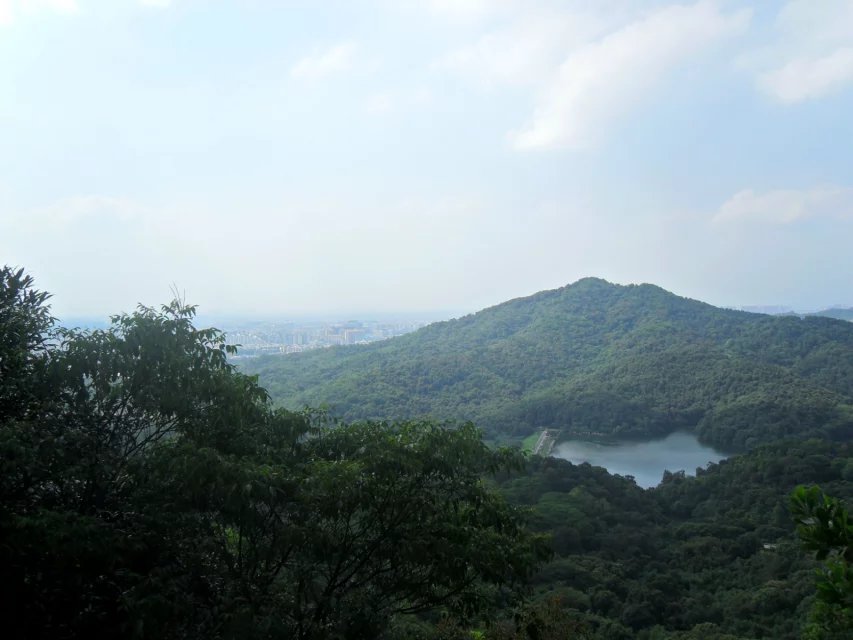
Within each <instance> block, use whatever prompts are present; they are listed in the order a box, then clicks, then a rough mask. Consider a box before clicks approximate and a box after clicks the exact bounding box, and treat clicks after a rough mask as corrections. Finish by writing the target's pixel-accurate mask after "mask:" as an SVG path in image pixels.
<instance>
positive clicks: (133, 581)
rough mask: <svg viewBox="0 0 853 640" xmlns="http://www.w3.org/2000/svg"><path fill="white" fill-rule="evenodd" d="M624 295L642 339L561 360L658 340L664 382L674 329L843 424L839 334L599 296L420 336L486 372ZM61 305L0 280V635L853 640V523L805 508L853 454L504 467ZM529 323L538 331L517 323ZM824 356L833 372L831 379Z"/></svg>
mask: <svg viewBox="0 0 853 640" xmlns="http://www.w3.org/2000/svg"><path fill="white" fill-rule="evenodd" d="M602 292H604V293H609V294H612V295H614V296H616V297H617V298H619V297H621V298H622V300H621V302H619V301H618V300H617V301H616V303H615V304H613V305H611V308H614V307H615V308H621V309H622V311H623V313H622V320H621V321H620V322H611V323H609V324H608V323H607V322H605V315H601V314H599V315H595V313H592V311H591V309H594V308H593V307H589V306H586V307H584V306H581V307H580V309H581V310H580V311H578V312H577V313H576V317H577V318H583V317H588V316H594V319H593V320H587V322H586V324H583V323H578V324H579V325H580V327H581V328H580V329H578V330H576V331H574V332H567V331H564V332H563V333H569V334H570V335H572V336H575V335H585V336H586V341H585V343H586V344H585V345H584V344H583V343H582V341H580V340H577V341H572V340H570V339H568V338H567V339H566V340H565V341H564V342H562V343H560V344H561V345H562V351H568V352H570V353H572V354H574V355H575V356H576V360H577V361H578V362H582V363H587V364H588V363H596V362H597V361H598V360H599V359H600V355H597V354H596V351H601V352H606V353H611V354H612V353H614V351H613V350H612V348H611V346H610V344H609V343H610V342H613V343H617V342H619V341H620V340H621V344H623V345H624V346H623V348H624V349H625V350H626V351H628V352H629V353H630V346H631V345H630V344H629V343H628V341H626V338H625V337H624V336H625V335H626V334H629V333H631V332H633V333H634V334H635V335H636V336H644V335H645V336H652V337H651V338H649V339H648V340H646V341H643V340H640V339H639V338H637V339H635V343H636V344H635V345H634V346H635V349H636V351H637V353H639V354H644V355H647V356H649V357H651V355H653V354H654V353H655V350H654V348H652V347H653V346H654V345H658V346H659V347H660V346H661V345H664V344H665V341H664V340H662V339H660V337H659V336H658V333H659V331H661V329H659V328H657V329H656V328H655V327H657V326H658V325H666V324H667V323H669V326H670V333H672V334H673V335H675V336H677V341H680V342H686V341H688V339H687V337H688V336H693V338H692V339H693V340H694V341H695V342H697V343H699V344H706V345H717V344H718V343H719V344H721V345H722V346H721V347H719V349H720V350H721V351H722V352H723V353H724V354H736V355H729V356H728V357H730V358H731V359H732V360H735V361H738V362H739V361H740V360H747V359H748V358H747V357H746V355H743V354H747V353H749V352H750V349H753V350H756V348H757V347H756V345H759V344H760V341H761V340H766V343H767V345H768V349H767V350H766V351H765V353H763V354H762V355H761V357H759V356H758V355H757V354H756V355H755V357H754V358H753V361H754V362H755V363H757V364H756V366H755V368H754V369H750V370H748V371H747V372H749V371H756V372H759V373H762V372H763V371H764V370H765V368H767V369H768V370H769V369H771V368H772V367H776V370H777V371H780V372H783V373H780V379H782V380H790V381H791V382H790V387H781V388H780V390H778V391H777V394H780V395H781V394H783V393H788V392H792V393H793V392H796V391H797V390H798V389H800V388H801V387H802V388H807V389H812V390H817V391H814V393H823V394H825V396H826V397H827V398H829V400H827V402H829V401H831V400H832V399H833V398H835V397H836V396H837V397H843V393H842V391H843V384H841V383H839V382H838V380H843V374H844V371H845V369H844V366H849V362H846V363H842V365H840V366H837V367H835V372H836V373H833V369H831V368H826V369H825V370H821V371H818V370H817V369H816V367H819V366H823V365H822V364H821V363H822V362H823V360H825V359H829V358H830V355H831V354H832V353H837V351H833V350H832V349H834V350H838V349H841V348H843V345H844V344H847V343H846V342H845V338H844V335H845V334H844V333H843V332H841V333H838V331H839V327H843V326H845V325H843V324H842V323H838V322H833V321H824V320H820V321H818V322H817V324H815V325H814V327H815V328H812V324H811V321H799V320H795V321H794V323H793V324H775V323H770V324H768V323H767V322H766V320H765V319H762V318H761V317H758V316H749V315H745V314H737V313H734V314H732V313H730V312H725V311H721V310H718V309H713V308H712V307H708V306H707V305H701V304H700V303H696V302H692V301H688V300H682V299H680V298H676V297H674V296H671V295H670V294H667V293H665V292H663V291H661V290H660V289H656V288H653V287H637V288H626V287H612V286H610V285H607V284H605V283H602V282H600V281H584V282H582V283H580V284H579V285H575V286H574V287H570V288H566V289H563V290H560V291H558V292H547V293H545V294H540V295H539V296H535V297H534V298H532V299H526V300H523V301H515V302H512V303H508V304H507V305H502V306H501V307H498V308H497V309H496V310H490V311H486V312H483V313H482V314H478V316H479V318H478V316H473V317H470V318H467V319H463V320H461V321H456V323H444V324H443V325H439V326H438V327H435V328H432V329H430V330H429V331H427V332H426V334H427V335H428V336H429V335H432V334H433V333H439V334H441V333H442V332H445V333H448V334H452V333H453V332H452V331H450V329H452V328H453V327H454V326H455V325H456V324H461V325H462V327H463V329H464V330H466V331H467V333H468V334H469V335H468V336H467V339H469V340H471V341H472V342H473V341H475V339H476V336H477V334H478V333H479V334H484V335H483V337H481V338H480V342H481V344H480V349H481V350H480V351H479V353H481V354H483V355H484V357H485V355H488V353H489V347H488V345H489V344H490V343H492V342H493V341H494V340H493V339H489V338H488V337H487V336H488V335H492V336H494V335H495V334H499V335H504V336H505V341H506V342H505V343H504V344H505V345H506V344H511V342H510V338H511V337H512V336H514V335H517V334H521V335H525V332H526V331H527V335H531V334H535V331H534V330H533V327H535V326H536V325H537V323H545V324H546V327H547V326H549V325H548V324H547V322H546V320H547V319H548V317H549V314H548V313H544V312H543V311H542V310H541V308H540V303H542V302H545V303H546V304H545V305H544V306H545V308H546V309H547V308H548V306H549V305H551V306H553V307H555V308H557V309H559V308H566V307H568V308H571V306H572V305H565V306H562V305H561V303H560V298H561V297H563V296H568V297H572V296H577V297H579V298H580V299H581V300H584V299H587V300H589V296H592V297H593V298H596V297H598V298H600V297H601V295H602ZM637 293H639V294H640V295H638V296H636V295H635V294H637ZM581 294H582V295H581ZM48 297H49V296H48V294H46V293H43V292H39V291H37V290H35V289H34V288H33V286H32V279H31V278H30V277H28V276H25V275H24V273H23V270H12V269H10V268H8V267H5V268H3V269H0V564H2V566H3V568H4V571H3V572H2V575H0V602H2V603H3V605H4V606H3V607H0V624H2V625H3V628H4V629H5V630H8V633H7V635H8V636H9V637H11V638H22V639H23V638H27V639H29V638H45V639H47V638H78V637H79V638H83V637H86V638H88V637H123V638H124V637H128V638H140V639H142V638H151V637H156V638H166V639H169V638H174V639H181V640H187V639H194V638H204V639H205V640H211V639H212V640H216V639H222V640H226V639H236V638H241V639H242V638H258V639H261V638H263V639H270V638H301V639H303V640H363V639H365V638H380V639H384V640H404V639H405V640H463V639H464V640H471V639H472V638H481V639H483V640H565V639H566V638H573V639H576V640H584V639H585V640H631V639H634V638H637V639H639V640H715V639H716V640H748V639H754V638H767V639H773V640H794V639H795V638H798V637H804V638H808V639H809V640H841V639H845V640H846V639H847V638H849V637H850V630H851V628H853V579H851V571H850V568H849V564H850V561H851V559H853V552H851V551H850V549H851V548H853V544H851V541H853V524H851V523H850V518H849V515H848V511H847V510H846V509H845V508H844V506H843V504H842V503H841V502H839V501H837V500H834V499H831V498H828V497H826V496H823V495H822V494H821V492H820V491H819V490H818V489H817V488H810V489H805V488H803V487H800V488H799V489H797V491H796V493H794V494H793V495H794V497H793V498H790V497H789V496H791V495H792V492H793V491H794V489H795V487H797V486H798V485H806V484H813V483H820V484H821V486H822V487H823V488H824V489H825V490H826V491H828V492H830V493H831V494H832V495H833V496H836V497H837V498H840V499H841V500H848V501H849V500H850V499H851V498H853V483H852V482H851V481H853V450H851V444H850V442H849V441H833V440H829V439H826V438H820V439H817V438H815V439H803V438H802V437H797V438H788V439H786V440H776V441H775V442H772V443H770V444H759V445H757V446H755V447H754V448H753V449H752V450H750V451H749V452H748V453H745V454H744V455H740V456H736V457H733V458H731V459H729V460H724V461H722V462H720V463H719V464H710V465H708V466H707V467H706V468H704V469H699V470H697V477H695V478H692V477H686V476H685V474H684V473H683V472H679V473H669V472H667V473H665V474H664V477H663V481H662V483H661V484H660V485H659V486H658V487H655V488H654V489H649V490H643V489H641V488H640V487H638V486H637V484H636V483H634V482H633V481H632V480H631V479H630V478H625V477H620V476H614V475H611V474H609V473H608V472H607V471H605V470H604V469H602V468H600V467H592V466H590V465H589V464H581V465H574V464H572V463H570V462H568V461H566V460H559V459H555V458H543V457H539V456H532V457H530V458H525V456H524V455H523V454H522V453H521V452H520V451H519V450H518V449H517V448H512V447H504V448H501V447H489V446H486V445H485V443H484V442H483V441H482V438H481V433H480V431H478V429H477V428H476V427H475V426H474V425H472V424H470V423H466V424H456V425H453V426H452V427H451V428H447V427H445V426H442V425H437V424H435V423H431V422H428V421H361V422H356V423H346V422H342V421H339V420H336V419H333V418H330V417H328V416H326V415H324V414H322V413H318V412H304V413H293V412H290V411H286V410H280V409H275V408H274V407H272V406H271V404H270V402H269V398H268V395H267V393H266V392H265V391H264V389H263V388H261V387H259V386H258V384H257V382H256V381H255V380H254V379H253V378H251V377H247V376H245V375H243V374H241V373H239V372H237V371H236V370H235V368H234V367H233V365H232V364H230V363H229V362H228V360H227V358H226V354H228V353H229V351H233V348H232V347H229V346H228V345H226V343H225V338H224V336H223V334H222V333H221V332H219V331H217V330H215V329H197V328H196V327H195V326H194V324H193V317H194V313H195V310H194V308H193V307H190V306H186V305H185V304H184V303H182V302H181V301H177V300H176V301H173V302H172V303H171V304H169V305H166V306H163V307H161V309H160V310H156V309H152V308H149V307H142V306H141V307H139V309H138V310H137V311H136V312H135V313H133V314H130V315H127V314H125V315H119V316H115V317H113V320H112V324H111V325H110V327H109V328H107V329H104V330H93V331H80V330H68V329H62V328H60V327H56V326H55V323H54V319H53V318H52V317H51V315H50V311H49V307H48V306H47V304H46V301H47V300H48ZM585 297H586V298H585ZM638 301H639V302H642V304H639V302H638ZM576 303H577V299H576V300H575V302H574V303H572V304H576ZM515 306H521V307H522V308H527V310H528V312H529V313H528V314H527V316H526V317H524V318H522V319H521V320H519V319H518V317H517V314H513V313H511V312H512V311H515V310H514V309H513V308H514V307H515ZM637 308H640V309H642V310H643V312H642V313H638V312H637ZM493 312H494V313H493ZM513 315H515V316H516V324H515V325H513V324H512V323H511V322H510V319H511V318H512V317H513ZM552 315H553V314H552ZM703 315H707V316H708V317H709V318H711V319H710V320H708V319H707V318H706V319H705V320H702V316H703ZM618 316H619V314H616V313H614V318H618ZM631 317H633V318H634V320H633V322H632V323H628V321H627V320H626V318H631ZM649 317H651V318H652V320H650V319H649ZM483 318H485V320H487V321H488V322H486V323H480V320H482V319H483ZM744 321H746V322H748V323H755V325H754V326H749V325H748V329H747V330H744V329H742V328H739V325H738V323H741V322H744ZM786 322H787V321H786ZM596 323H597V325H598V326H596ZM483 324H485V325H486V326H485V327H484V326H483ZM602 325H603V326H604V328H603V329H602ZM628 325H630V326H628ZM644 325H647V326H645V328H644ZM626 326H628V328H627V329H626V328H625V327H626ZM802 327H806V328H807V330H803V331H800V333H799V339H798V340H793V339H792V337H791V336H793V335H796V331H795V330H796V329H800V328H802ZM486 329H488V330H489V331H486ZM551 330H552V334H551V335H552V336H557V335H558V334H560V333H561V332H560V331H558V330H557V329H553V328H552V329H551ZM536 331H540V332H544V329H541V328H539V329H537V330H536ZM489 332H490V333H489ZM584 332H586V333H585V334H584ZM602 332H603V333H604V334H605V335H606V336H607V338H606V339H605V338H602V337H601V336H600V335H599V334H600V333H602ZM464 333H465V331H463V334H464ZM697 336H698V337H697ZM779 336H781V338H780V337H779ZM411 343H415V344H417V341H416V340H409V341H408V342H407V341H404V342H403V344H404V345H405V344H411ZM498 343H499V344H500V339H498ZM398 344H399V343H398ZM779 345H782V346H779ZM821 345H822V346H823V348H825V349H829V348H830V347H831V349H830V350H829V351H827V352H826V355H824V356H820V357H818V355H815V354H820V353H821V348H822V347H821ZM827 345H828V346H827ZM384 346H386V347H394V348H398V347H395V344H394V343H388V344H387V345H384ZM771 347H772V349H771ZM541 348H542V349H543V352H544V346H542V347H541ZM774 349H775V352H774ZM710 351H711V352H712V353H713V350H710ZM337 353H344V352H337ZM795 354H799V355H796V356H795ZM333 355H334V354H333ZM675 360H676V358H673V361H675ZM697 361H698V362H702V361H703V360H701V359H699V360H697ZM689 362H691V361H690V360H687V361H685V363H683V367H684V369H683V372H684V375H689V374H690V369H689V368H688V363H689ZM704 362H708V363H713V362H714V358H712V357H710V356H705V360H704ZM809 362H811V364H810V365H809V364H807V363H809ZM759 365H760V366H759ZM555 366H556V365H552V367H551V370H554V368H555ZM596 366H602V365H600V364H599V365H596ZM589 368H590V369H594V366H593V365H589ZM605 373H606V372H604V371H602V372H599V378H594V380H599V381H600V380H604V379H605V378H606V376H605ZM642 373H643V372H642V370H640V369H639V368H637V369H632V370H629V372H628V373H625V372H623V373H622V378H617V377H616V376H615V375H614V376H613V378H614V379H627V378H628V377H629V374H630V375H637V376H640V375H641V374H642ZM783 374H784V375H783ZM784 376H788V377H787V378H785V377H784ZM507 377H509V376H507ZM674 377H675V376H674V375H673V374H670V375H669V379H670V380H672V381H671V382H669V383H668V384H670V385H672V386H674V385H675V382H674ZM755 378H756V379H758V381H759V382H760V383H761V384H765V383H766V384H767V386H766V387H758V388H759V389H761V390H763V391H766V392H767V393H768V394H769V393H770V392H772V391H773V389H774V388H773V386H772V384H771V383H770V381H769V379H764V378H761V377H760V375H758V374H755ZM590 379H593V378H590ZM698 379H699V380H705V378H702V377H698ZM733 379H734V380H735V382H736V384H737V385H741V386H748V385H747V383H749V382H751V381H752V380H753V379H752V378H750V377H749V375H747V373H743V372H741V373H740V374H739V377H734V378H733ZM710 380H713V378H711V379H710ZM744 381H746V382H744ZM717 383H718V384H724V382H723V381H722V379H720V380H718V381H717ZM598 384H602V383H601V382H599V383H598ZM706 384H711V383H710V382H707V381H706ZM626 388H627V387H626ZM684 388H686V389H689V388H690V386H689V385H685V387H684ZM833 394H834V395H833ZM721 395H723V396H724V395H725V394H721ZM768 420H769V419H768ZM784 431H785V429H779V430H778V432H784ZM801 431H803V432H811V431H815V432H819V431H820V427H819V426H818V428H815V429H804V430H801ZM776 432H777V431H774V430H768V433H767V434H765V435H764V436H763V438H764V439H768V440H769V439H771V437H770V434H772V433H776ZM757 439H758V438H757ZM789 503H790V505H791V508H792V509H791V511H789V508H788V506H789ZM792 514H793V515H794V516H795V517H796V523H797V533H798V535H799V537H800V538H801V540H802V545H801V544H800V542H798V541H797V537H796V535H795V530H794V520H792ZM802 547H804V548H805V549H803V548H802ZM805 551H810V552H811V553H812V554H813V557H810V556H809V554H808V553H806V552H805ZM815 559H817V560H818V561H820V562H822V563H823V565H824V570H823V573H822V574H821V576H822V577H821V578H819V579H818V581H817V582H816V580H815V568H817V567H818V563H817V562H815ZM801 632H805V635H801Z"/></svg>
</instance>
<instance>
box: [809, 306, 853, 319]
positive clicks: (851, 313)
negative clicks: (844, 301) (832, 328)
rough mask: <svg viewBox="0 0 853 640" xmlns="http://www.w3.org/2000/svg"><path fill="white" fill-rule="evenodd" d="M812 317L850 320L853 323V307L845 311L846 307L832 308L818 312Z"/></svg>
mask: <svg viewBox="0 0 853 640" xmlns="http://www.w3.org/2000/svg"><path fill="white" fill-rule="evenodd" d="M810 315H813V316H823V317H825V318H835V319H836V320H848V321H850V322H853V307H850V308H847V309H845V308H844V307H832V308H831V309H824V310H823V311H816V312H815V313H812V314H810Z"/></svg>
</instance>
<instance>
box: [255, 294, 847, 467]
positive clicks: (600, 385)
mask: <svg viewBox="0 0 853 640" xmlns="http://www.w3.org/2000/svg"><path fill="white" fill-rule="evenodd" d="M241 366H242V367H243V369H244V370H245V371H246V372H247V373H252V374H258V375H259V376H260V381H261V384H263V385H264V386H265V387H266V388H267V389H268V390H269V391H270V393H271V395H272V397H273V398H274V400H275V401H276V402H278V403H279V404H280V405H282V406H284V407H288V408H291V409H299V408H302V407H303V406H305V405H309V406H314V407H317V406H326V407H328V409H329V410H330V412H331V413H332V414H336V415H339V416H342V417H345V418H348V419H358V418H414V417H422V416H427V415H429V416H432V417H435V418H440V419H447V420H453V421H463V420H472V421H474V422H475V423H477V424H478V425H479V426H481V427H482V428H484V429H485V430H486V432H487V434H488V435H489V436H490V437H492V438H494V439H497V440H512V439H516V438H520V437H523V436H526V435H528V434H530V433H532V432H533V431H535V430H536V429H539V428H543V427H547V428H555V429H561V430H562V431H563V435H564V436H565V435H566V434H570V433H574V434H599V435H612V436H627V437H649V436H660V435H664V434H667V433H669V432H672V431H674V430H678V429H688V430H693V431H695V432H696V433H697V434H698V435H699V437H700V438H701V439H702V440H703V441H705V442H708V443H710V444H714V445H716V446H718V447H721V448H724V449H727V450H731V451H735V450H744V449H748V448H751V447H752V446H754V445H757V444H759V443H762V442H769V441H773V440H777V439H779V438H781V437H788V436H796V437H800V438H805V437H811V436H815V437H849V436H850V435H851V433H853V324H851V323H847V322H840V321H838V320H835V319H832V318H826V317H819V316H807V317H802V318H801V317H798V316H768V315H759V314H754V313H747V312H743V311H733V310H729V309H720V308H717V307H713V306H711V305H709V304H705V303H703V302H698V301H696V300H690V299H687V298H682V297H679V296H676V295H674V294H672V293H669V292H667V291H665V290H663V289H661V288H660V287H657V286H654V285H649V284H643V285H629V286H620V285H614V284H610V283H608V282H606V281H604V280H600V279H597V278H586V279H583V280H579V281H578V282H576V283H574V284H572V285H569V286H566V287H563V288H560V289H555V290H551V291H542V292H540V293H537V294H535V295H532V296H529V297H525V298H518V299H516V300H510V301H508V302H505V303H503V304H499V305H497V306H494V307H491V308H488V309H485V310H483V311H480V312H478V313H475V314H471V315H468V316H465V317H462V318H459V319H456V320H450V321H446V322H438V323H435V324H432V325H429V326H427V327H425V328H423V329H420V330H418V331H416V332H414V333H411V334H409V335H406V336H402V337H399V338H394V339H391V340H387V341H384V342H379V343H374V344H370V345H363V346H351V347H336V348H330V349H324V350H321V351H314V352H309V353H303V354H292V355H288V356H269V357H263V358H258V359H255V360H249V361H246V362H245V363H244V364H241Z"/></svg>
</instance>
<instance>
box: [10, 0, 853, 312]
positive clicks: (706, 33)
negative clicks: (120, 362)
mask: <svg viewBox="0 0 853 640" xmlns="http://www.w3.org/2000/svg"><path fill="white" fill-rule="evenodd" d="M851 114H853V0H838V1H836V0H819V1H818V0H798V1H792V2H781V1H780V2H773V1H761V2H737V1H725V0H719V1H716V2H715V1H712V0H708V1H700V2H689V3H686V4H673V3H670V2H655V1H639V0H633V1H627V0H624V1H623V0H586V1H580V0H579V1H571V0H564V1H556V0H554V1H549V0H543V1H541V2H534V1H533V0H517V1H515V0H421V1H417V0H393V1H392V0H386V1H380V0H377V1H375V2H370V1H363V2H359V1H357V0H346V1H340V2H334V1H328V0H327V1H323V2H316V1H310V0H305V1H304V2H285V1H283V0H282V1H276V0H233V1H225V0H221V1H213V0H171V1H169V0H0V263H9V264H13V265H21V266H24V267H26V268H27V269H28V270H30V271H31V272H32V273H33V274H34V275H35V276H36V277H37V282H38V284H39V285H40V286H41V288H44V289H47V290H49V291H51V292H53V294H54V309H55V310H56V311H57V312H58V313H59V314H60V315H63V314H65V315H100V314H106V313H110V312H117V311H120V310H130V309H132V308H133V306H134V305H135V304H136V302H139V301H141V302H145V303H148V304H157V303H160V302H165V301H167V300H168V299H169V297H170V293H169V288H170V286H171V285H172V284H173V283H175V284H176V285H177V286H178V288H179V289H181V290H184V291H186V295H187V297H188V299H189V300H190V301H191V302H195V303H198V304H199V305H200V306H201V309H202V311H206V312H208V313H237V314H249V313H266V314H272V313H280V314H284V315H286V314H291V313H306V312H307V313H328V312H338V311H340V312H342V313H343V312H346V313H357V312H368V311H418V310H442V309H447V310H475V309H477V308H480V307H483V306H486V305H489V304H493V303H496V302H500V301H502V300H505V299H508V298H512V297H517V296H520V295H527V294H531V293H534V292H536V291H538V290H541V289H546V288H553V287H557V286H561V285H564V284H566V283H569V282H572V281H574V280H577V279H578V278H580V277H583V276H587V275H595V276H600V277H603V278H607V279H608V280H612V281H615V282H621V283H628V282H653V283H656V284H659V285H661V286H663V287H665V288H667V289H670V290H672V291H675V292H676V293H679V294H681V295H686V296H690V297H693V298H699V299H702V300H706V301H708V302H711V303H714V304H722V305H748V304H756V305H757V304H788V305H791V306H794V307H797V308H801V309H805V308H817V307H821V306H827V305H831V304H835V303H843V304H853V116H851Z"/></svg>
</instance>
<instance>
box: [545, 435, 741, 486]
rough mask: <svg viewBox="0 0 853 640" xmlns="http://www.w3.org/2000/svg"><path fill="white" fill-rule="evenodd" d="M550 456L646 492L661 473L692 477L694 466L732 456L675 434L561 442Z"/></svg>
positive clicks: (658, 481)
mask: <svg viewBox="0 0 853 640" xmlns="http://www.w3.org/2000/svg"><path fill="white" fill-rule="evenodd" d="M551 455H552V456H554V457H555V458H562V459H564V460H568V461H569V462H572V463H573V464H582V463H584V462H588V463H589V464H591V465H593V466H597V467H604V468H605V469H607V471H608V472H609V473H611V474H614V475H620V476H631V477H633V478H634V481H635V482H636V483H637V484H638V485H639V486H641V487H643V488H645V489H648V488H650V487H655V486H657V485H658V484H660V482H661V480H662V478H663V473H664V471H670V472H673V473H675V472H678V471H684V472H685V474H687V475H691V476H692V475H695V474H696V468H697V467H701V468H705V467H706V466H707V464H708V463H709V462H719V461H720V460H724V459H726V458H729V457H731V456H732V455H733V454H730V453H725V452H722V451H719V450H717V449H714V448H713V447H709V446H707V445H704V444H702V443H701V442H699V440H698V438H697V437H696V436H695V435H694V434H693V433H690V432H687V431H675V432H673V433H670V434H669V435H667V436H666V437H664V438H656V439H654V440H637V439H630V440H629V439H612V440H611V439H600V440H589V439H583V440H582V439H570V440H563V441H561V442H559V443H558V444H557V445H556V446H555V447H554V449H553V451H552V452H551Z"/></svg>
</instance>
